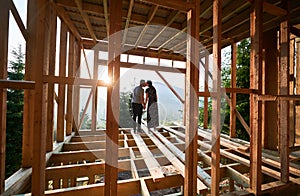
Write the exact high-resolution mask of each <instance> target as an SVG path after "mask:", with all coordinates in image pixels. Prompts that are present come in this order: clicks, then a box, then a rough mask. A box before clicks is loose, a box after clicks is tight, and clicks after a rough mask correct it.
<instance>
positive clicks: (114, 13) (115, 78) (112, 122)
mask: <svg viewBox="0 0 300 196" xmlns="http://www.w3.org/2000/svg"><path fill="white" fill-rule="evenodd" d="M120 5H122V0H118V1H116V0H110V1H109V13H110V21H109V28H110V29H109V34H110V35H114V34H115V33H116V34H115V35H114V36H109V39H108V44H109V46H108V49H109V50H108V59H109V63H108V77H109V78H110V80H111V81H112V82H111V84H110V86H108V88H107V113H106V129H107V132H106V136H107V137H106V155H109V156H106V158H105V190H104V192H105V195H107V196H109V195H117V178H118V173H117V172H118V170H117V166H118V165H117V161H118V156H117V155H118V145H117V144H118V132H119V130H118V129H119V110H120V84H119V78H120V55H121V41H122V40H121V39H122V38H121V30H122V6H120Z"/></svg>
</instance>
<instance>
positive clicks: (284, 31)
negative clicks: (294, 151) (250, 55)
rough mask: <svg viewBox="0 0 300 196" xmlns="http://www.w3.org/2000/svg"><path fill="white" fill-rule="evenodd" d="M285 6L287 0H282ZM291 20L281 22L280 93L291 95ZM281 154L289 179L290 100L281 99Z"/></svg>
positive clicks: (285, 179) (283, 178)
mask: <svg viewBox="0 0 300 196" xmlns="http://www.w3.org/2000/svg"><path fill="white" fill-rule="evenodd" d="M282 3H283V5H284V7H285V8H287V2H286V1H282ZM289 23H290V21H289V15H287V16H286V18H285V20H284V21H282V22H281V23H280V68H279V71H280V72H279V74H280V76H279V94H280V95H289V64H290V53H289V51H290V24H289ZM279 150H280V152H279V154H280V163H281V164H280V168H281V169H280V171H281V181H282V182H285V183H287V182H288V181H289V101H284V100H281V101H279Z"/></svg>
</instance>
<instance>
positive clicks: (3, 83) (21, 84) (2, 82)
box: [0, 78, 35, 89]
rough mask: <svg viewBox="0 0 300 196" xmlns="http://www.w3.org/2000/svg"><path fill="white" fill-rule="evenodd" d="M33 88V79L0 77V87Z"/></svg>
mask: <svg viewBox="0 0 300 196" xmlns="http://www.w3.org/2000/svg"><path fill="white" fill-rule="evenodd" d="M7 88H9V89H34V88H35V82H34V81H24V80H6V78H5V79H0V89H7Z"/></svg>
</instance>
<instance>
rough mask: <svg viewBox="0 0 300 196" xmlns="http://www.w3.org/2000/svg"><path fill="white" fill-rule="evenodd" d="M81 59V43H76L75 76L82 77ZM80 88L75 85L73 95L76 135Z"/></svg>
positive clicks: (76, 131)
mask: <svg viewBox="0 0 300 196" xmlns="http://www.w3.org/2000/svg"><path fill="white" fill-rule="evenodd" d="M80 59H81V48H80V45H79V41H75V65H74V66H75V70H74V76H75V77H80ZM79 99H80V86H79V85H78V84H75V86H74V94H73V114H74V115H73V129H74V131H75V134H76V135H78V131H79V104H80V101H79Z"/></svg>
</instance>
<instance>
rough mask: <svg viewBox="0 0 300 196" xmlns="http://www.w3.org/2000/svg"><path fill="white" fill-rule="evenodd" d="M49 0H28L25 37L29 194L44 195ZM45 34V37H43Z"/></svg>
mask: <svg viewBox="0 0 300 196" xmlns="http://www.w3.org/2000/svg"><path fill="white" fill-rule="evenodd" d="M49 8H50V5H49V1H47V0H29V1H28V13H32V14H29V17H28V18H27V19H28V26H27V28H28V38H30V39H31V40H32V43H31V45H30V46H28V45H27V51H28V52H30V56H29V58H30V59H29V60H30V63H31V64H29V66H31V71H32V79H33V80H34V81H35V91H34V100H35V104H34V126H33V130H32V132H33V133H34V134H33V141H34V142H33V143H32V148H33V161H32V186H31V192H32V195H44V191H45V167H46V132H47V128H46V119H47V113H46V112H47V108H46V98H47V92H46V91H45V90H47V88H46V85H45V84H44V81H43V75H47V74H48V63H49V61H48V60H49V59H48V58H49V56H48V55H49V48H50V44H49V40H50V39H48V38H47V33H49V32H50V29H49V21H48V19H49V17H48V14H49V12H48V11H47V9H49ZM46 38H47V39H46Z"/></svg>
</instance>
